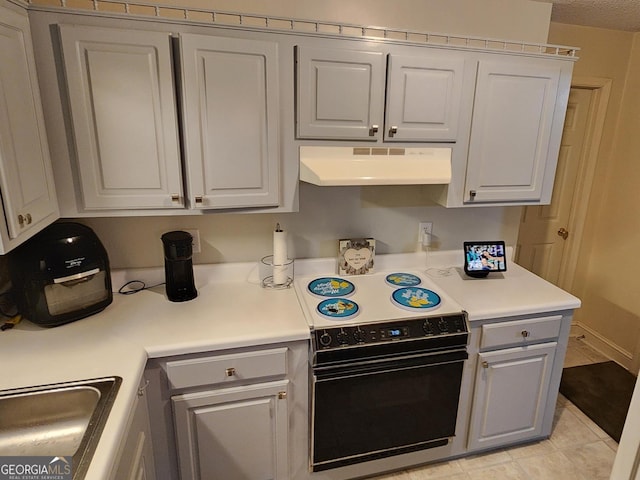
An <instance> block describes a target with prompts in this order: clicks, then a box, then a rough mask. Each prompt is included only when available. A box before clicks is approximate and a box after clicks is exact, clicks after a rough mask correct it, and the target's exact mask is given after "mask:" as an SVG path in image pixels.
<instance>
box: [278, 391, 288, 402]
mask: <svg viewBox="0 0 640 480" xmlns="http://www.w3.org/2000/svg"><path fill="white" fill-rule="evenodd" d="M285 398H287V392H278V399H279V400H284V399H285Z"/></svg>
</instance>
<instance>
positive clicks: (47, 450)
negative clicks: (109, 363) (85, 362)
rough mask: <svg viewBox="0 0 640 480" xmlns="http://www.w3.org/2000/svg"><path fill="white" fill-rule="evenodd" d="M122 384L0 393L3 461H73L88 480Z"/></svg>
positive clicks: (111, 380)
mask: <svg viewBox="0 0 640 480" xmlns="http://www.w3.org/2000/svg"><path fill="white" fill-rule="evenodd" d="M121 383H122V379H121V378H120V377H108V378H99V379H93V380H83V381H78V382H68V383H61V384H56V385H45V386H39V387H30V388H20V389H13V390H6V391H3V392H0V456H7V455H11V456H25V455H34V456H58V457H62V456H71V457H73V478H74V480H75V479H81V478H84V476H85V474H86V471H87V468H88V466H89V462H90V461H91V457H92V456H93V453H94V452H95V448H96V446H97V444H98V440H99V439H100V434H101V433H102V430H103V428H104V425H105V423H106V420H107V417H108V416H109V412H110V410H111V407H112V405H113V402H114V400H115V397H116V394H117V393H118V389H119V388H120V384H121Z"/></svg>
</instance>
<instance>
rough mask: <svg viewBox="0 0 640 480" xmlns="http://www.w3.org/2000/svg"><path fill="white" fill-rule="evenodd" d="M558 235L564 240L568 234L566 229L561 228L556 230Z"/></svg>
mask: <svg viewBox="0 0 640 480" xmlns="http://www.w3.org/2000/svg"><path fill="white" fill-rule="evenodd" d="M558 236H559V237H562V238H563V239H564V240H566V239H567V237H568V236H569V231H568V230H566V229H565V228H561V229H560V230H558Z"/></svg>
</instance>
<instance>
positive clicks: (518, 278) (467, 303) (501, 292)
mask: <svg viewBox="0 0 640 480" xmlns="http://www.w3.org/2000/svg"><path fill="white" fill-rule="evenodd" d="M434 257H435V258H434V259H433V260H434V261H437V263H438V264H439V266H438V267H432V268H429V269H427V275H429V277H430V278H431V279H432V280H433V281H434V282H435V283H436V284H437V285H438V286H439V287H440V288H442V289H443V290H444V291H446V292H447V293H448V294H449V295H450V296H451V297H452V298H453V299H454V300H455V301H456V302H458V303H459V304H460V305H461V306H462V308H464V309H465V310H466V311H467V313H468V314H469V321H470V322H473V321H478V320H489V319H492V318H502V317H508V316H514V315H528V314H535V313H544V312H552V311H559V310H572V309H576V308H579V307H580V299H578V298H576V297H574V296H573V295H571V294H569V293H567V292H565V291H564V290H561V289H560V288H558V287H556V286H555V285H553V284H551V283H549V282H547V281H546V280H543V279H542V278H540V277H538V276H536V275H533V274H532V273H531V272H529V271H528V270H525V269H524V268H522V267H521V266H520V265H517V264H515V263H513V262H509V263H508V265H507V271H506V272H492V273H490V274H489V275H488V276H487V277H485V278H472V277H469V276H467V275H466V274H465V273H464V270H463V268H462V267H461V266H458V265H455V264H453V263H446V262H445V260H446V259H447V256H446V255H443V256H442V257H439V256H436V255H434Z"/></svg>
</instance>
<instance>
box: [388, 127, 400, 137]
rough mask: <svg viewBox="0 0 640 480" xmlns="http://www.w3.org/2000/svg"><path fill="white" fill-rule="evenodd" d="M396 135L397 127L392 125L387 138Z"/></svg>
mask: <svg viewBox="0 0 640 480" xmlns="http://www.w3.org/2000/svg"><path fill="white" fill-rule="evenodd" d="M396 133H398V127H397V126H395V125H393V126H392V127H391V128H390V129H389V136H390V137H393V136H394V135H395V134H396Z"/></svg>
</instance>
